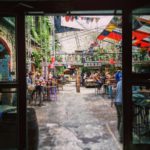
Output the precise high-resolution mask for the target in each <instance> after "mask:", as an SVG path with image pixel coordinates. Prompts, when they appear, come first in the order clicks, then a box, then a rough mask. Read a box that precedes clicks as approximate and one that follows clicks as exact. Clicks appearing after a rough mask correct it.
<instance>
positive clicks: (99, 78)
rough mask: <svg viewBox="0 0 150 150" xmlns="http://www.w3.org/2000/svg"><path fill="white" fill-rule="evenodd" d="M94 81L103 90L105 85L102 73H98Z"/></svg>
mask: <svg viewBox="0 0 150 150" xmlns="http://www.w3.org/2000/svg"><path fill="white" fill-rule="evenodd" d="M94 79H95V81H96V83H97V84H98V88H101V87H102V85H103V81H102V78H101V75H100V73H96V74H95V75H94Z"/></svg>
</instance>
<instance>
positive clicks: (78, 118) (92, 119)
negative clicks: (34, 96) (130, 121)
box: [36, 82, 122, 150]
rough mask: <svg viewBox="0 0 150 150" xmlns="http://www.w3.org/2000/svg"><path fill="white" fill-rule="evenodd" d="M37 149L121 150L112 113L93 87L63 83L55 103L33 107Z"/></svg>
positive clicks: (45, 103)
mask: <svg viewBox="0 0 150 150" xmlns="http://www.w3.org/2000/svg"><path fill="white" fill-rule="evenodd" d="M36 113H37V118H38V124H39V134H40V135H39V150H122V146H121V145H120V143H119V142H118V133H117V130H116V111H115V108H114V107H111V106H110V100H109V99H107V98H104V97H103V96H102V95H96V94H95V89H94V88H84V87H81V89H80V93H76V89H75V83H74V82H72V83H70V84H66V85H65V86H64V89H63V91H60V92H59V94H58V99H57V101H45V102H44V106H42V107H36Z"/></svg>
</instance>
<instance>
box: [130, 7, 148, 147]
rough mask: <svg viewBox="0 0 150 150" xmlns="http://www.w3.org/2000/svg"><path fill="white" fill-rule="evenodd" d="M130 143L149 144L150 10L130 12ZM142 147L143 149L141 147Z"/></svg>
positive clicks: (140, 145) (143, 9)
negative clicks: (131, 109)
mask: <svg viewBox="0 0 150 150" xmlns="http://www.w3.org/2000/svg"><path fill="white" fill-rule="evenodd" d="M132 73H133V76H134V79H135V80H133V81H134V82H133V84H132V108H133V111H132V116H133V118H132V143H133V144H134V145H136V147H137V145H139V147H141V148H143V147H145V146H148V144H150V9H148V8H140V9H136V10H134V11H133V12H132ZM142 146H143V147H142Z"/></svg>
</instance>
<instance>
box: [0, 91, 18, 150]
mask: <svg viewBox="0 0 150 150" xmlns="http://www.w3.org/2000/svg"><path fill="white" fill-rule="evenodd" d="M16 105H17V90H16V88H7V89H4V88H2V89H0V149H5V150H7V149H8V150H10V149H11V150H13V149H17V107H16Z"/></svg>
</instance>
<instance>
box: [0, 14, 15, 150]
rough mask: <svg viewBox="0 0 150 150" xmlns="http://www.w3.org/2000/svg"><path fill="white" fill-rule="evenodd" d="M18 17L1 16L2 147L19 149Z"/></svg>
mask: <svg viewBox="0 0 150 150" xmlns="http://www.w3.org/2000/svg"><path fill="white" fill-rule="evenodd" d="M15 29H16V18H15V17H14V16H1V17H0V149H10V148H11V149H17V143H18V142H17V133H18V125H17V120H18V111H17V103H18V102H17V101H18V88H17V65H16V64H17V63H16V62H17V61H16V58H17V57H16V54H17V52H16V30H15Z"/></svg>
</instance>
